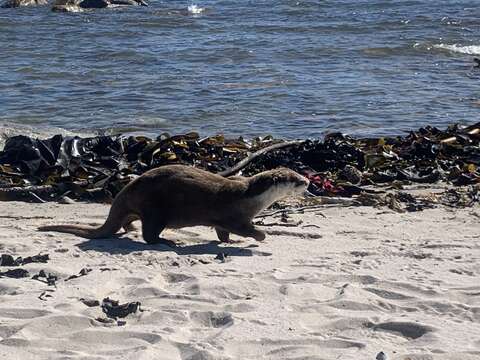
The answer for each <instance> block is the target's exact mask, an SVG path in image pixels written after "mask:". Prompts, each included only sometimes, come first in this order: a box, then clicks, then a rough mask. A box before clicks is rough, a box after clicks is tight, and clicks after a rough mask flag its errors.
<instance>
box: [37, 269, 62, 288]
mask: <svg viewBox="0 0 480 360" xmlns="http://www.w3.org/2000/svg"><path fill="white" fill-rule="evenodd" d="M32 279H33V280H37V281H40V282H43V283H45V284H47V285H48V286H55V287H56V286H57V281H58V277H57V276H56V275H53V274H50V273H48V274H47V273H46V272H45V271H44V270H40V271H39V272H38V274H35V275H33V276H32Z"/></svg>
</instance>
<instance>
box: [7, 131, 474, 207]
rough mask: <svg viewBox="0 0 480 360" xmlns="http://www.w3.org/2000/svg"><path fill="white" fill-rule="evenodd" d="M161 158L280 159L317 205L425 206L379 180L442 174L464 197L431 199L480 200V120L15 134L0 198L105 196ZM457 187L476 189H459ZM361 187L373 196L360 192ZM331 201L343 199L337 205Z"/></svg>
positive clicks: (219, 162)
mask: <svg viewBox="0 0 480 360" xmlns="http://www.w3.org/2000/svg"><path fill="white" fill-rule="evenodd" d="M168 164H187V165H192V166H196V167H199V168H203V169H205V170H208V171H211V172H214V173H217V174H220V175H223V176H230V175H234V174H236V173H238V172H241V173H242V175H244V176H251V175H254V174H257V173H259V172H261V171H264V170H269V169H272V168H276V167H280V166H282V167H287V168H290V169H293V170H295V171H297V172H298V173H301V174H303V175H304V176H306V177H307V178H308V179H309V180H310V186H309V188H308V191H309V193H310V194H311V195H312V196H314V197H323V198H324V199H325V200H324V203H327V202H328V201H331V204H335V205H339V204H338V201H340V203H342V204H344V205H346V206H351V205H366V204H367V203H371V204H377V203H378V204H387V203H388V204H389V205H387V206H390V207H391V208H393V209H394V210H396V209H403V210H405V211H419V210H422V209H424V208H427V207H428V206H426V205H425V204H426V203H428V202H429V200H428V199H423V200H422V203H420V204H419V203H417V202H414V201H409V202H407V201H404V200H405V199H403V201H402V199H398V198H392V197H391V196H390V197H388V199H385V198H383V199H377V200H375V199H373V198H378V197H382V196H384V195H381V193H384V192H385V191H384V190H385V189H386V188H389V189H390V190H392V192H395V191H398V190H401V189H402V188H404V187H406V186H407V187H408V186H410V187H411V186H413V185H415V184H417V185H421V184H433V183H437V182H440V181H442V182H443V183H445V184H449V185H451V186H455V187H456V188H455V191H459V192H461V193H462V196H461V197H462V198H463V200H460V199H459V201H456V202H455V201H453V196H452V194H445V196H444V197H441V196H439V195H437V196H433V197H432V199H431V201H430V202H429V203H430V204H431V205H438V204H442V203H443V202H446V203H450V204H451V206H455V207H466V206H471V204H473V203H478V202H479V200H478V195H475V194H474V193H475V191H476V193H477V194H478V187H479V186H480V123H476V124H473V125H470V126H461V125H458V124H455V125H451V126H449V127H448V128H447V129H444V130H440V129H438V128H436V127H432V126H426V127H424V128H420V129H418V130H417V131H411V132H410V133H408V134H407V135H405V136H396V137H393V136H392V137H378V138H354V137H351V136H348V135H344V134H341V133H331V134H327V135H326V136H325V137H324V139H321V140H299V141H284V140H280V139H274V138H272V137H271V136H267V137H263V138H260V137H258V138H254V139H251V140H249V141H247V140H245V139H244V138H242V137H239V138H235V139H227V138H225V137H224V136H223V135H215V136H209V137H206V138H201V137H200V135H199V134H198V133H196V132H190V133H186V134H182V135H174V136H171V135H169V134H167V133H163V134H160V135H159V136H158V137H156V138H147V137H145V136H128V137H125V136H103V135H102V136H96V137H87V138H80V137H63V136H61V135H56V136H53V137H51V138H49V139H44V140H40V139H33V138H29V137H27V136H13V137H10V138H8V139H7V140H6V142H5V147H4V149H3V150H2V151H0V200H23V201H30V202H45V201H63V200H62V199H64V198H65V197H66V196H67V195H68V198H69V199H72V200H83V201H93V202H107V203H109V202H111V201H112V199H113V198H114V197H115V196H116V194H118V192H119V191H120V190H121V189H122V188H123V187H124V186H125V185H126V184H128V183H129V182H130V181H132V180H133V179H134V178H136V177H138V176H139V175H141V174H142V173H144V172H145V171H147V170H149V169H152V168H156V167H159V166H163V165H168ZM464 186H471V187H472V188H476V190H474V191H473V192H471V193H467V192H466V191H464V190H463V187H464ZM460 187H461V188H462V189H461V190H460ZM363 194H376V195H373V196H371V198H372V199H370V200H368V196H364V195H363ZM379 194H380V195H379ZM377 195H378V196H377ZM358 197H360V199H357V198H358ZM327 199H330V200H327ZM336 199H342V200H338V201H337V203H335V201H336ZM345 199H353V200H354V201H353V202H352V201H347V200H345ZM367 200H368V201H367ZM381 206H385V205H381ZM396 211H397V210H396Z"/></svg>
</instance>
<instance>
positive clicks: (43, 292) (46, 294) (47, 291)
mask: <svg viewBox="0 0 480 360" xmlns="http://www.w3.org/2000/svg"><path fill="white" fill-rule="evenodd" d="M54 291H55V290H50V289H47V290H45V291H42V293H41V294H40V295H39V296H38V298H39V299H40V300H42V301H47V299H46V298H51V297H53V296H52V295H50V294H49V293H51V292H54Z"/></svg>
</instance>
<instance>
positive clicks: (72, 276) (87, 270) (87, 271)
mask: <svg viewBox="0 0 480 360" xmlns="http://www.w3.org/2000/svg"><path fill="white" fill-rule="evenodd" d="M91 271H92V269H89V268H83V269H82V270H80V272H79V273H78V275H70V276H69V277H68V278H66V279H65V281H69V280H72V279H76V278H79V277H82V276H85V275H88V273H89V272H91Z"/></svg>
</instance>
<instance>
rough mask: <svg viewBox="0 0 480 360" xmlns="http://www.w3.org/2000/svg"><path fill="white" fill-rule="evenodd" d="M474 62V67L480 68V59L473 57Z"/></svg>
mask: <svg viewBox="0 0 480 360" xmlns="http://www.w3.org/2000/svg"><path fill="white" fill-rule="evenodd" d="M473 62H474V63H475V65H474V67H476V68H480V59H479V58H473Z"/></svg>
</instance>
